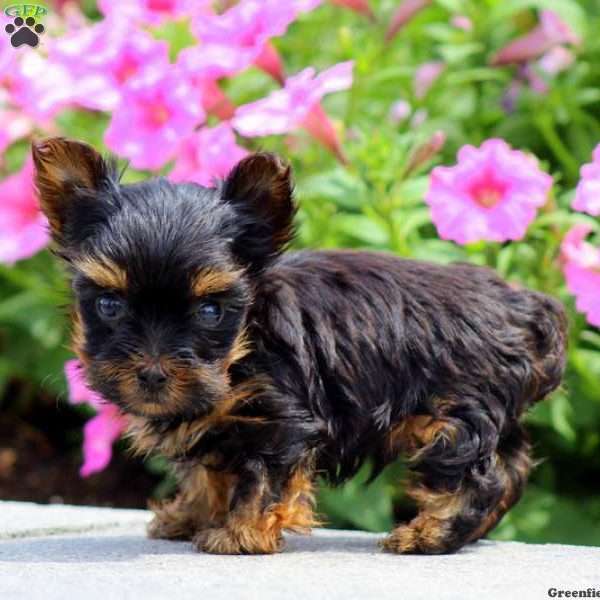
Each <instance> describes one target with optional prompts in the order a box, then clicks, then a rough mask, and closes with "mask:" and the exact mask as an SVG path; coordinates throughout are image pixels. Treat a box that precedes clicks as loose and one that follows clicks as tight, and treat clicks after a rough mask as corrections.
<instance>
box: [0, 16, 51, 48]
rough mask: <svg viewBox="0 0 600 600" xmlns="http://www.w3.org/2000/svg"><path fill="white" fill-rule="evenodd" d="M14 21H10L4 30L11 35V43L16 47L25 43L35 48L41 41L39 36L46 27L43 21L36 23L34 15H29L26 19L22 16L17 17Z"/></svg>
mask: <svg viewBox="0 0 600 600" xmlns="http://www.w3.org/2000/svg"><path fill="white" fill-rule="evenodd" d="M13 23H14V24H13ZM13 23H9V24H8V25H7V26H6V27H5V28H4V31H6V33H7V34H8V35H10V43H11V44H12V45H13V46H14V47H15V48H18V47H19V46H22V45H23V44H27V45H28V46H31V47H32V48H35V47H36V46H37V45H38V44H39V43H40V37H39V36H40V35H41V34H42V33H44V31H45V29H44V26H43V25H42V24H41V23H37V24H36V22H35V19H34V18H33V17H27V19H25V20H23V18H22V17H17V18H16V19H15V20H14V21H13Z"/></svg>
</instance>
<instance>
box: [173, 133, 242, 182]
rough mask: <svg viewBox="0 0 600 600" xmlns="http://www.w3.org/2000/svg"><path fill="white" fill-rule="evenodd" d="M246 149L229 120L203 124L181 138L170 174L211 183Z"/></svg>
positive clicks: (179, 178) (178, 178)
mask: <svg viewBox="0 0 600 600" xmlns="http://www.w3.org/2000/svg"><path fill="white" fill-rule="evenodd" d="M247 154H248V152H247V151H246V150H245V149H244V148H242V147H241V146H238V144H237V143H236V139H235V134H234V133H233V130H232V129H231V126H230V125H229V123H221V124H220V125H217V126H216V127H206V128H204V129H201V130H200V131H197V132H196V133H194V134H192V135H191V136H190V137H189V138H187V140H185V141H184V143H183V145H182V146H181V148H180V150H179V152H178V153H177V161H176V162H175V167H174V168H173V170H172V171H171V173H170V175H169V178H170V179H172V180H173V181H195V182H196V183H199V184H200V185H203V186H207V187H212V186H213V185H214V183H215V181H216V180H217V179H222V178H224V177H225V176H226V175H227V174H228V173H229V172H230V171H231V169H232V168H233V167H234V166H235V165H236V164H237V163H238V162H239V161H240V160H242V158H244V157H245V156H246V155H247Z"/></svg>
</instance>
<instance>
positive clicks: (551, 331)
mask: <svg viewBox="0 0 600 600" xmlns="http://www.w3.org/2000/svg"><path fill="white" fill-rule="evenodd" d="M521 293H522V294H523V295H524V300H525V302H526V304H527V305H528V306H527V309H528V310H527V311H526V314H527V316H528V319H527V320H528V323H527V325H528V330H529V332H530V336H529V344H530V347H531V350H532V355H533V357H534V364H533V378H532V389H531V396H530V402H531V403H532V404H533V403H535V402H537V401H539V400H542V399H543V398H544V397H545V396H547V395H548V394H549V393H550V392H552V391H553V390H555V389H556V388H557V387H558V386H559V385H560V384H561V381H562V378H563V374H564V371H565V364H566V351H567V331H568V322H567V315H566V313H565V309H564V307H563V305H562V304H561V303H560V302H559V301H558V300H556V299H555V298H551V297H550V296H546V295H545V294H541V293H539V292H533V291H529V290H527V291H526V290H522V291H521Z"/></svg>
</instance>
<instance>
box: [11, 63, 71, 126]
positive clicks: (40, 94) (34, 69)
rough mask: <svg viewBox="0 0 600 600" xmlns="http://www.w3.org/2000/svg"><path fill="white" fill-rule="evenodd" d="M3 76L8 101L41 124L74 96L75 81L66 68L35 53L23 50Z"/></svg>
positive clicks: (68, 104)
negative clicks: (16, 61) (11, 67)
mask: <svg viewBox="0 0 600 600" xmlns="http://www.w3.org/2000/svg"><path fill="white" fill-rule="evenodd" d="M4 79H5V81H4V84H5V86H6V89H7V91H8V96H9V99H10V102H11V104H14V105H16V106H17V107H19V108H20V109H21V111H22V112H23V114H25V115H28V116H29V117H31V118H32V119H33V120H34V121H36V122H37V123H40V124H42V125H46V124H47V123H49V121H50V119H52V118H53V117H54V116H55V115H56V114H57V113H59V112H60V111H61V110H63V109H64V108H66V107H67V106H70V105H72V104H73V102H74V98H75V96H76V82H75V81H73V78H72V77H71V75H70V74H69V72H68V71H67V69H66V68H65V67H63V66H62V65H60V64H57V63H53V62H52V61H50V60H48V59H47V58H45V57H43V56H42V55H41V54H39V53H37V52H26V53H23V55H22V56H21V57H20V60H19V61H18V63H17V64H16V65H15V67H14V68H13V69H12V70H11V71H10V72H9V73H7V74H6V75H5V78H4Z"/></svg>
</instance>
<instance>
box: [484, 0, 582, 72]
mask: <svg viewBox="0 0 600 600" xmlns="http://www.w3.org/2000/svg"><path fill="white" fill-rule="evenodd" d="M567 43H569V44H576V45H578V44H579V43H580V39H579V37H578V36H577V35H575V33H574V32H573V30H572V29H571V28H570V27H569V26H568V25H567V24H566V23H565V22H564V21H563V20H562V19H561V18H560V17H559V16H558V15H557V14H556V13H555V12H553V11H550V10H543V11H542V12H541V14H540V23H539V24H538V25H537V27H535V28H534V29H532V30H531V31H530V32H529V33H527V34H525V35H523V36H521V37H519V38H517V39H515V40H513V41H512V42H510V43H509V44H507V45H506V46H504V48H502V49H501V50H499V51H498V52H497V53H496V54H495V55H494V57H493V58H492V61H491V62H492V64H493V65H506V64H510V63H522V62H527V61H528V60H531V59H533V58H537V57H539V56H541V55H542V54H544V53H545V52H547V51H548V50H550V49H551V48H553V47H554V46H557V45H560V44H567Z"/></svg>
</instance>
